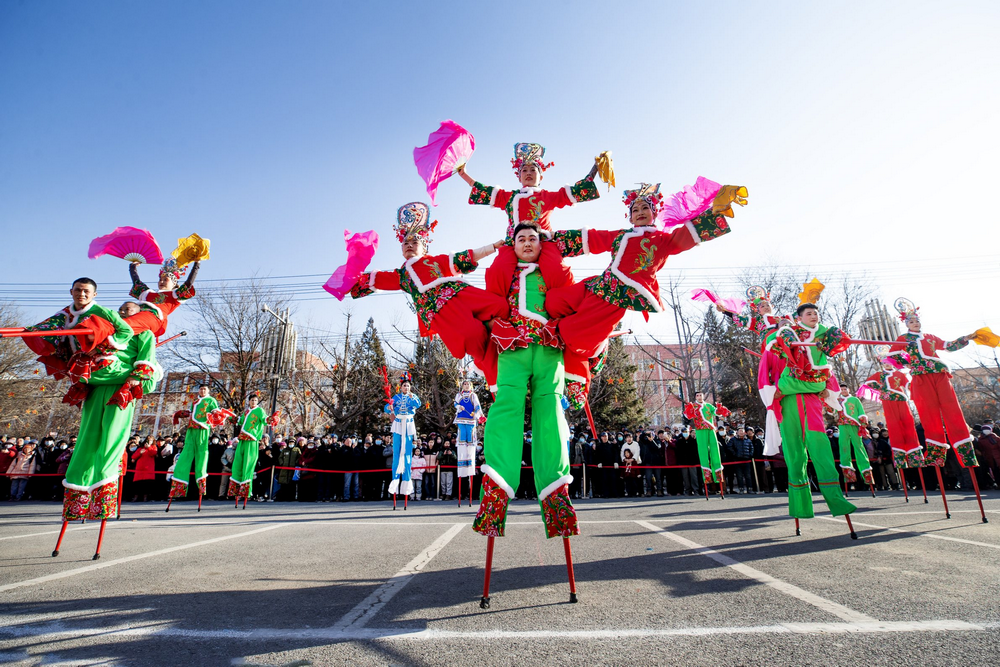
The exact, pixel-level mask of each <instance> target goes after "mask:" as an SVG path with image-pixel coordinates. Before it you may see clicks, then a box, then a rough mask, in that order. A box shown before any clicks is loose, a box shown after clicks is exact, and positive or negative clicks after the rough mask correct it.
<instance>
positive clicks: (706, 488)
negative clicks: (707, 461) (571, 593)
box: [701, 473, 708, 500]
mask: <svg viewBox="0 0 1000 667" xmlns="http://www.w3.org/2000/svg"><path fill="white" fill-rule="evenodd" d="M701 476H702V477H704V476H705V474H704V473H702V475H701ZM704 486H705V500H708V482H705V483H704Z"/></svg>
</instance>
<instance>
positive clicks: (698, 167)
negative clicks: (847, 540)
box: [0, 0, 1000, 338]
mask: <svg viewBox="0 0 1000 667" xmlns="http://www.w3.org/2000/svg"><path fill="white" fill-rule="evenodd" d="M998 29H1000V4H998V3H996V2H949V3H940V2H912V1H911V2H898V3H894V2H878V3H871V2H845V3H789V2H772V3H745V2H743V3H700V2H699V3H694V2H690V3H672V2H650V3H607V2H566V3H551V2H535V3H518V2H506V3H502V4H497V3H469V2H462V3H458V2H454V3H452V2H437V3H433V4H431V3H420V2H399V3H388V2H384V3H334V2H295V1H283V2H255V1H240V2H235V1H233V2H217V1H197V2H194V1H188V2H185V1H175V2H169V3H151V2H141V3H140V2H110V1H109V2H101V3H81V2H68V1H64V2H50V1H45V0H37V1H32V2H4V3H0V225H2V230H3V235H2V237H0V238H2V241H0V242H2V244H3V245H2V247H3V250H4V252H3V264H2V266H3V268H2V269H0V283H3V284H2V285H0V297H7V298H13V299H14V300H15V301H17V302H18V303H20V304H21V305H22V307H23V308H24V309H25V311H27V315H28V316H29V318H30V319H33V320H36V319H39V318H41V317H42V316H44V315H47V314H48V313H49V312H51V311H53V310H55V309H56V308H57V307H58V306H60V305H63V303H64V302H65V301H67V299H66V298H63V294H64V293H63V292H62V290H63V289H65V288H64V287H63V286H64V285H65V286H67V287H68V283H69V282H70V281H71V280H72V279H73V278H75V277H77V276H78V275H81V274H89V275H91V276H92V277H94V278H95V279H97V280H98V281H99V282H102V283H105V287H104V288H103V289H102V290H101V299H102V301H103V302H105V303H107V304H109V305H113V304H114V303H117V302H118V301H119V299H120V297H121V296H123V292H124V290H125V286H124V285H121V284H119V285H114V284H112V283H115V282H118V283H122V282H124V281H125V280H126V279H127V270H126V264H125V262H123V261H121V260H118V259H115V258H111V257H104V258H101V259H99V260H96V261H91V260H88V259H87V246H88V243H89V241H90V240H91V239H92V238H94V237H96V236H99V235H101V234H106V233H108V232H110V231H111V230H112V229H113V228H114V227H117V226H121V225H131V226H136V227H143V228H147V229H149V230H150V231H152V232H153V234H154V235H155V236H156V237H157V238H158V239H159V241H160V244H161V246H162V247H163V250H164V252H165V253H166V252H169V251H170V250H171V249H172V248H173V247H174V241H175V239H176V238H178V237H180V236H186V235H188V234H190V233H192V232H198V233H199V234H201V235H202V236H205V237H208V238H210V239H211V240H212V259H211V260H210V261H209V262H206V263H205V264H204V266H203V267H202V272H201V274H200V278H203V279H205V282H204V286H205V287H206V288H207V287H209V286H210V285H211V283H210V282H208V281H210V280H217V279H238V278H245V277H247V276H250V275H252V274H255V273H256V274H258V275H261V276H270V277H272V278H274V279H273V282H274V283H276V284H284V285H286V286H287V287H285V288H283V290H284V291H285V292H287V293H289V294H292V295H293V296H294V297H295V299H296V301H295V302H294V305H295V306H296V308H297V312H296V316H295V318H296V321H297V322H299V323H301V324H303V325H308V326H310V327H314V328H315V329H313V330H308V331H312V332H313V333H318V332H319V331H323V330H339V329H340V328H341V326H342V322H343V313H344V312H345V308H347V307H350V308H352V309H353V312H354V313H355V314H356V315H358V316H359V317H360V318H366V317H368V316H369V315H374V316H375V317H376V320H377V322H378V323H379V325H380V326H382V327H388V326H389V325H391V324H392V323H393V322H398V323H399V325H400V326H401V327H402V328H406V329H412V328H413V327H414V322H413V321H412V318H413V316H412V315H411V314H410V313H409V311H408V309H407V308H406V305H405V297H404V296H402V295H392V296H376V297H371V298H369V299H367V300H364V301H360V302H356V303H354V304H350V303H349V302H348V303H347V304H340V303H338V302H337V301H336V300H335V299H333V298H332V297H329V296H326V295H325V292H322V291H320V290H319V286H320V285H321V284H322V283H323V282H324V280H325V278H326V277H327V276H328V275H329V274H330V273H331V272H332V271H333V269H334V268H335V267H336V266H337V265H338V264H340V263H342V262H343V260H344V248H343V241H342V239H343V230H344V228H349V229H351V230H352V231H360V230H364V229H371V228H375V229H377V230H378V231H379V232H380V234H382V240H383V243H382V246H381V249H380V250H379V252H378V254H377V255H376V258H375V261H374V262H373V268H395V267H397V266H398V265H399V263H400V262H401V257H400V255H399V251H398V246H397V245H396V244H395V242H394V239H393V237H392V234H391V229H390V228H391V225H392V223H393V221H394V216H395V211H396V208H397V207H398V206H399V205H400V204H402V203H405V202H408V201H412V200H426V199H427V195H426V192H425V191H424V188H423V182H422V181H421V180H420V179H419V177H418V176H417V174H416V170H415V168H414V167H413V163H412V149H413V147H414V146H417V145H420V144H423V143H424V142H425V141H426V138H427V135H428V133H430V132H431V131H433V130H434V129H435V128H436V127H437V125H438V123H439V122H440V121H442V120H444V119H447V118H451V119H454V120H455V121H456V122H458V123H460V124H462V125H464V126H465V127H466V128H468V129H469V130H470V131H471V132H473V134H474V135H475V136H476V140H477V145H478V147H477V150H476V153H475V155H474V156H473V157H472V159H471V161H470V163H469V167H468V168H469V172H470V173H471V174H472V175H473V176H475V177H476V178H478V179H479V180H481V181H484V182H487V183H492V184H496V185H503V186H506V187H513V186H514V185H515V184H516V182H515V180H514V177H513V174H512V172H511V170H510V162H509V160H510V153H511V146H512V144H513V143H514V142H516V141H536V142H539V143H542V144H544V145H545V146H546V147H547V149H548V153H547V155H546V159H549V160H552V161H554V162H555V163H556V164H555V167H553V168H552V169H550V170H549V171H548V172H547V173H546V176H545V182H544V183H543V185H550V186H554V185H561V184H564V183H568V182H573V181H575V180H577V179H579V178H580V177H582V176H583V175H584V174H585V173H586V172H587V170H588V169H589V167H590V165H591V164H592V160H593V157H594V155H596V154H597V153H598V152H600V151H601V150H611V151H613V155H614V159H615V166H616V171H617V178H618V188H617V189H615V190H612V191H611V192H610V193H608V192H607V191H606V189H602V198H601V199H600V200H599V201H598V202H593V203H588V204H586V205H583V206H579V207H575V208H574V209H571V210H564V211H560V212H558V213H556V214H555V215H554V216H553V223H554V225H555V226H556V227H561V228H570V227H580V226H595V227H604V228H613V227H618V226H622V225H624V223H625V218H624V207H623V206H622V204H621V190H622V189H623V188H624V187H631V184H633V183H635V182H637V181H641V180H645V181H659V182H662V183H663V189H664V190H666V191H669V192H673V191H676V190H678V189H679V188H680V187H682V186H683V185H685V184H688V183H691V182H693V181H694V179H695V178H696V177H697V176H698V175H704V176H707V177H709V178H711V179H713V180H716V181H720V182H726V183H738V184H744V185H746V186H747V187H748V188H749V191H750V205H749V206H748V207H746V208H745V209H742V210H739V211H737V217H736V219H735V221H734V232H733V233H732V234H730V235H728V236H727V237H724V238H722V239H719V240H717V241H713V242H711V243H709V244H705V245H703V246H701V247H699V248H698V249H696V250H694V251H692V252H690V253H687V254H685V255H683V256H681V257H678V258H675V259H673V260H671V262H670V263H668V268H669V269H670V271H668V272H666V273H665V275H668V274H669V275H674V276H676V275H678V274H679V275H681V276H682V277H683V278H684V279H685V285H686V287H687V288H694V287H701V286H707V284H708V283H714V284H715V285H716V286H717V287H719V288H721V289H723V290H725V288H726V287H727V282H726V281H727V280H730V281H731V280H732V279H731V276H732V275H733V274H734V272H735V270H736V269H734V267H740V266H746V265H749V264H754V263H758V262H762V261H768V259H769V258H771V259H773V260H775V261H778V262H782V263H789V264H797V265H808V266H810V267H812V270H813V273H814V274H815V275H817V276H818V277H819V278H820V279H821V280H836V278H837V277H838V276H842V275H844V274H845V273H850V272H855V271H865V270H867V271H868V272H869V273H870V274H871V275H872V276H874V277H875V278H876V279H877V280H878V282H879V283H880V285H881V288H882V296H883V297H884V298H885V299H886V300H887V301H888V302H889V303H891V301H892V299H894V298H895V297H896V296H907V297H909V298H910V299H912V300H914V301H915V302H916V303H917V304H918V305H921V306H922V311H921V312H922V314H923V315H924V324H925V330H928V331H932V332H934V333H937V334H939V335H941V336H943V337H946V338H947V337H955V336H958V335H960V334H964V333H968V332H970V331H972V330H973V329H975V328H977V327H978V326H982V325H983V324H990V325H992V326H993V328H994V329H995V330H998V331H1000V297H998V295H997V289H996V285H997V279H998V278H1000V252H998V248H1000V230H998V226H997V218H998V214H997V212H996V205H995V203H994V202H993V199H994V196H995V192H996V188H997V183H998V182H1000V168H998V167H997V166H996V156H997V152H998V150H997V149H998V148H1000V145H998V144H1000V138H998V132H997V129H996V119H997V109H998V107H1000V75H998V72H1000V40H998V39H997V34H998ZM467 196H468V188H467V186H466V185H465V184H464V183H462V182H461V181H460V180H458V179H452V180H450V181H448V182H446V183H445V184H444V185H443V186H442V188H441V190H440V191H439V195H438V202H439V206H438V208H437V209H436V210H435V211H434V213H435V216H436V217H437V219H438V220H440V225H439V227H438V233H437V234H436V240H435V242H434V245H433V246H432V249H433V250H434V251H437V252H446V251H455V250H460V249H464V248H467V247H474V246H480V245H484V244H486V243H489V242H491V241H493V240H496V239H498V238H499V237H501V236H502V234H503V231H504V229H505V224H506V223H505V218H504V216H503V214H502V213H501V212H499V211H496V210H491V209H488V208H485V207H471V206H468V205H467V204H466V203H465V200H466V197H467ZM605 264H606V262H605V260H604V258H600V257H594V258H582V259H580V260H577V262H576V264H575V268H576V270H577V272H578V274H579V275H586V274H587V269H590V270H591V271H592V272H594V273H596V272H598V271H599V270H600V269H602V268H603V266H604V265H605ZM154 273H155V272H154V271H153V269H152V268H150V267H146V268H145V269H144V275H145V276H146V277H147V278H148V279H149V280H150V281H152V279H153V278H154ZM278 276H306V277H303V278H289V279H279V278H277V277H278ZM480 280H481V278H480ZM12 283H30V284H29V285H13V284H12ZM47 283H55V285H47ZM66 296H67V297H68V295H66ZM182 312H183V309H182ZM186 317H187V316H184V315H180V316H179V317H177V318H172V319H171V322H172V326H173V327H175V328H178V329H179V328H180V327H182V326H184V325H185V321H186ZM187 321H188V322H190V320H187ZM632 322H633V325H634V326H635V328H636V329H637V330H639V331H642V330H648V331H649V332H654V333H656V334H657V335H661V336H665V337H667V338H669V337H670V336H671V335H673V334H672V331H673V321H672V318H666V317H662V316H660V317H653V318H651V320H650V322H649V323H648V324H646V323H643V322H642V320H641V319H634V320H632Z"/></svg>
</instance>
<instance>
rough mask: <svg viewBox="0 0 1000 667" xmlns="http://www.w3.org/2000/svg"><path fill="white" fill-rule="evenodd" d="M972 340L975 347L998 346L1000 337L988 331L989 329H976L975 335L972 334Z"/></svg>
mask: <svg viewBox="0 0 1000 667" xmlns="http://www.w3.org/2000/svg"><path fill="white" fill-rule="evenodd" d="M972 340H974V341H976V344H977V345H985V346H986V347H997V346H998V345H1000V336H998V335H997V334H995V333H993V332H992V331H990V328H989V327H983V328H982V329H976V333H974V334H972Z"/></svg>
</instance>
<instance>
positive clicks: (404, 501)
mask: <svg viewBox="0 0 1000 667" xmlns="http://www.w3.org/2000/svg"><path fill="white" fill-rule="evenodd" d="M409 500H410V496H409V494H406V495H404V496H403V511H404V512H405V511H406V504H407V503H408V502H409Z"/></svg>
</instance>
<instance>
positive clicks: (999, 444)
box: [0, 420, 1000, 502]
mask: <svg viewBox="0 0 1000 667" xmlns="http://www.w3.org/2000/svg"><path fill="white" fill-rule="evenodd" d="M917 428H918V436H920V440H921V442H923V431H922V429H921V428H920V426H919V424H918V427H917ZM973 434H974V436H975V437H976V440H975V450H976V456H977V457H978V459H979V462H980V466H979V467H978V468H976V469H975V474H976V475H977V481H978V483H979V485H980V488H981V489H991V488H1000V485H998V482H1000V437H998V436H997V434H996V433H994V432H993V422H992V421H991V420H988V421H987V422H986V423H984V424H982V425H979V424H977V425H975V427H974V428H973ZM827 435H828V436H829V438H830V443H831V445H832V447H833V451H834V455H835V457H837V458H838V459H839V444H838V437H839V433H838V432H837V430H836V428H831V429H828V430H827ZM717 437H718V440H719V449H720V453H721V455H722V461H723V465H724V478H725V480H724V484H725V489H724V491H725V493H727V494H755V493H784V492H786V491H787V490H788V471H787V468H786V466H785V462H784V458H783V456H782V454H781V452H780V451H779V453H778V454H777V455H775V456H767V457H765V456H764V432H763V430H762V429H759V428H755V427H753V426H750V425H743V424H727V423H722V424H720V425H719V427H718V431H717ZM862 442H863V444H864V446H865V448H866V450H867V453H868V458H869V461H870V462H871V465H872V472H873V476H874V482H875V484H874V486H875V488H876V489H879V490H888V489H899V488H900V483H901V479H900V474H899V473H900V471H899V470H897V469H896V467H895V466H894V464H893V460H892V450H891V445H890V434H889V432H888V431H887V430H886V428H885V426H884V424H881V423H879V424H876V425H875V426H874V427H872V428H871V429H870V437H863V438H862ZM75 444H76V438H75V437H70V436H57V434H55V433H49V434H47V435H46V436H45V437H43V438H41V439H40V440H38V441H36V440H34V439H31V438H16V437H10V436H0V473H6V474H5V475H2V476H0V499H4V500H7V499H9V500H11V501H19V500H28V499H32V500H61V499H62V495H63V489H62V477H63V476H64V475H65V472H66V467H67V466H68V465H69V460H70V457H71V456H72V453H73V448H74V446H75ZM531 444H532V438H531V433H530V432H529V433H527V434H526V435H525V438H524V450H523V455H522V465H523V468H522V471H521V480H520V487H519V489H518V492H517V495H518V497H519V498H523V499H528V500H533V499H535V491H534V481H533V476H532V470H531V467H530V466H531ZM567 445H568V449H569V458H570V463H571V465H572V466H573V478H574V481H573V484H572V485H571V488H570V493H571V494H572V495H573V497H575V498H582V497H591V498H621V497H624V498H639V497H651V496H660V497H663V496H684V495H688V496H692V495H700V494H703V493H705V488H704V483H703V476H702V472H701V468H700V464H699V459H698V445H697V442H696V440H695V435H694V432H693V430H691V429H690V428H689V427H688V426H684V425H675V426H673V427H672V428H670V429H659V430H656V431H654V430H652V429H645V428H634V429H623V430H621V431H614V432H612V431H603V432H601V433H600V434H599V436H598V437H597V438H596V439H595V438H593V437H591V435H590V430H589V428H587V427H584V428H583V429H577V431H576V435H571V437H570V440H569V442H568V443H567ZM235 446H236V440H232V439H229V440H227V438H226V436H225V435H224V434H222V433H218V434H214V435H213V436H212V437H211V439H210V441H209V445H208V472H209V481H208V497H209V498H216V499H223V498H225V494H226V490H227V488H228V485H229V475H230V473H231V471H232V468H231V466H232V462H233V456H234V454H235ZM183 447H184V437H183V434H182V433H172V434H170V435H167V436H164V437H160V438H154V437H152V436H145V437H140V436H138V435H136V436H133V437H132V438H131V439H130V441H129V443H128V445H127V450H126V452H127V457H128V460H129V465H128V470H127V472H126V475H125V481H124V485H123V501H125V502H165V501H166V500H167V494H168V492H169V490H170V477H171V474H172V472H173V466H174V461H175V460H176V459H177V456H178V454H179V453H180V451H181V449H182V448H183ZM259 449H260V452H259V458H258V462H257V474H256V476H255V480H254V484H253V494H254V496H253V497H254V499H255V500H257V501H260V502H275V501H277V502H290V501H296V502H334V501H340V502H363V501H379V500H387V499H389V498H390V496H389V493H388V487H389V482H390V480H391V472H390V471H389V469H390V468H391V467H392V437H391V435H390V434H389V433H369V434H366V435H365V436H363V437H360V436H358V435H355V434H352V435H348V436H345V437H343V438H341V437H340V436H339V435H338V434H336V433H329V434H327V435H322V436H318V435H309V434H302V433H300V434H295V435H291V434H280V435H276V436H275V437H274V440H273V441H272V440H271V439H270V438H268V436H264V438H263V439H262V440H261V442H260V443H259ZM483 462H484V457H483V448H482V444H480V445H479V447H478V448H477V452H476V476H475V478H474V482H473V484H474V487H473V494H474V495H475V496H477V497H478V495H479V489H480V486H481V483H482V472H481V470H480V467H481V466H482V464H483ZM456 464H457V447H456V440H455V434H454V433H444V434H437V433H431V434H429V435H427V436H426V437H420V436H418V437H417V438H416V439H415V441H414V451H413V469H412V470H413V472H412V478H413V483H414V493H413V495H412V496H411V499H412V500H414V501H418V500H454V499H455V497H456V496H457V495H458V492H459V491H458V484H457V480H456V472H455V467H454V466H455V465H456ZM584 468H585V470H584ZM942 473H943V478H944V484H945V488H946V489H956V488H962V489H968V488H971V480H970V479H969V471H968V470H967V469H963V468H962V467H961V466H960V465H959V464H958V460H957V458H956V457H955V455H954V452H953V451H952V450H949V452H948V457H947V461H946V463H945V467H944V469H943V471H942ZM809 476H810V479H811V480H812V482H813V484H814V490H818V487H817V486H815V484H816V481H815V473H814V472H813V470H812V466H811V465H810V466H809ZM924 479H925V483H926V485H927V488H928V490H931V489H936V488H937V478H936V476H935V475H931V476H925V478H924ZM903 482H904V483H906V484H907V485H908V488H910V489H917V488H919V485H920V480H919V477H918V473H917V470H916V469H908V470H906V471H905V475H903ZM584 484H586V486H584ZM862 484H863V481H862V480H861V478H860V476H859V481H858V482H856V483H854V486H855V487H856V488H857V489H858V490H862V486H861V485H862ZM717 486H718V485H716V484H711V485H710V486H709V489H708V492H709V493H715V492H717V490H718V489H717ZM467 488H468V487H467V486H465V487H463V489H462V491H463V493H467ZM189 494H197V487H196V485H193V484H192V485H190V487H189ZM192 497H193V496H192Z"/></svg>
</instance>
